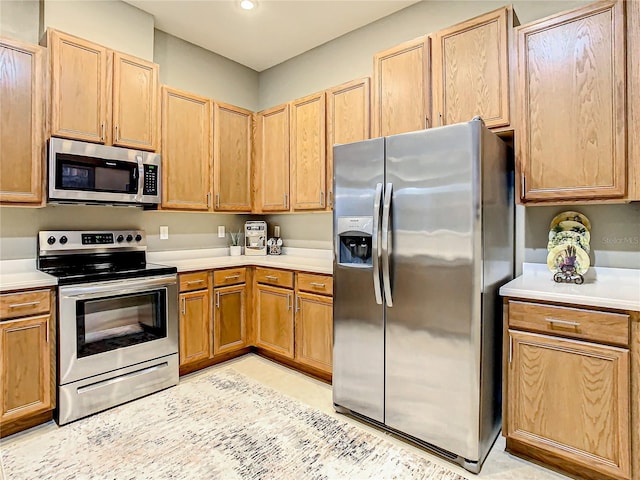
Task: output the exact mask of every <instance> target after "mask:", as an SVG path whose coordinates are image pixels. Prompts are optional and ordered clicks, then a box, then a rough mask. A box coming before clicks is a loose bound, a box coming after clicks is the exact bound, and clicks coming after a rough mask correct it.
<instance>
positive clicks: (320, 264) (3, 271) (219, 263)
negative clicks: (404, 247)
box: [0, 247, 333, 292]
mask: <svg viewBox="0 0 640 480" xmlns="http://www.w3.org/2000/svg"><path fill="white" fill-rule="evenodd" d="M147 262H149V263H159V264H162V265H168V266H170V267H176V268H177V269H178V272H180V273H182V272H192V271H195V270H210V269H216V268H226V267H240V266H248V265H257V266H260V267H271V268H283V269H286V270H298V271H303V272H313V273H324V274H329V275H330V274H332V273H333V252H332V251H331V250H320V249H311V248H286V247H285V248H284V254H283V255H266V256H246V255H240V256H237V257H232V256H230V255H229V249H228V248H212V249H199V250H174V251H168V252H147ZM57 284H58V279H57V278H56V277H54V276H52V275H48V274H46V273H44V272H41V271H40V270H38V269H37V268H36V261H35V259H33V258H31V259H21V260H3V261H0V292H9V291H13V290H23V289H31V288H39V287H55V286H56V285H57Z"/></svg>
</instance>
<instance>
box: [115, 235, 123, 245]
mask: <svg viewBox="0 0 640 480" xmlns="http://www.w3.org/2000/svg"><path fill="white" fill-rule="evenodd" d="M123 240H124V236H123V235H118V237H117V238H116V242H118V243H122V241H123Z"/></svg>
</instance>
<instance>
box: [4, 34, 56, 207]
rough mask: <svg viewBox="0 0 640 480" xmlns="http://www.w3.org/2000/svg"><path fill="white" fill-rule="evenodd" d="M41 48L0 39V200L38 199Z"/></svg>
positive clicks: (42, 99) (42, 86)
mask: <svg viewBox="0 0 640 480" xmlns="http://www.w3.org/2000/svg"><path fill="white" fill-rule="evenodd" d="M45 55H46V50H45V49H44V48H42V47H39V46H37V45H30V44H27V43H22V42H17V41H14V40H9V39H6V38H3V39H0V105H2V108H0V202H2V203H5V202H7V203H8V202H12V203H41V202H42V188H43V182H42V162H43V161H44V158H45V155H46V154H45V148H46V145H45V141H44V131H45V129H44V107H45V99H46V92H45V85H46V82H45V76H46V73H45V72H46V70H45V68H44V59H45Z"/></svg>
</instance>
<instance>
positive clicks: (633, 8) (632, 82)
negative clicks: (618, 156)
mask: <svg viewBox="0 0 640 480" xmlns="http://www.w3.org/2000/svg"><path fill="white" fill-rule="evenodd" d="M626 8H627V55H628V57H627V82H628V83H627V101H628V103H627V106H628V114H629V125H628V128H627V129H628V132H629V135H627V137H628V139H629V145H628V150H627V159H628V168H629V171H628V173H629V198H628V199H629V200H640V138H638V132H640V102H639V101H638V96H639V95H640V2H626ZM639 463H640V460H639Z"/></svg>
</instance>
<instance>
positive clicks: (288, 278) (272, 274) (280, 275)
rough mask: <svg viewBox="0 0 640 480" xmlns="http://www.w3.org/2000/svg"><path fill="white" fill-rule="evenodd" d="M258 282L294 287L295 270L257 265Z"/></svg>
mask: <svg viewBox="0 0 640 480" xmlns="http://www.w3.org/2000/svg"><path fill="white" fill-rule="evenodd" d="M256 282H258V283H266V284H268V285H276V286H278V287H285V288H293V272H287V271H285V270H275V269H273V268H262V267H256Z"/></svg>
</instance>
